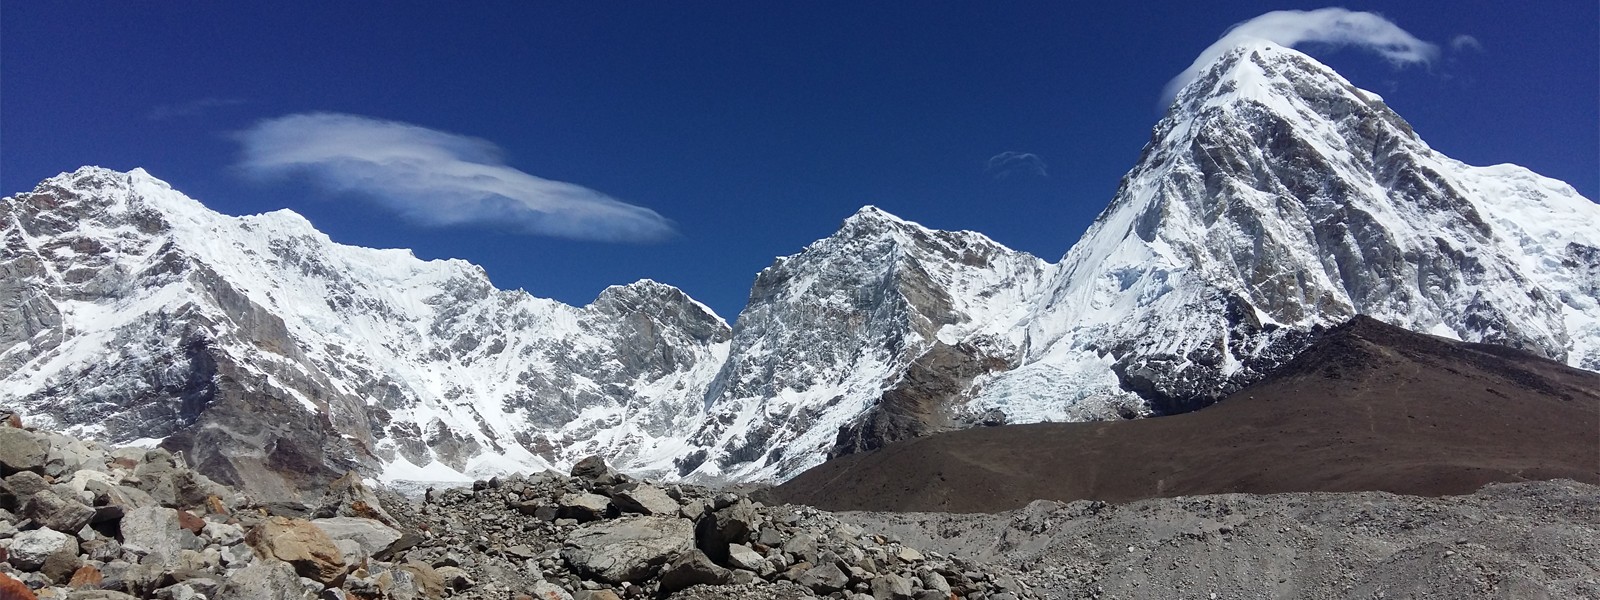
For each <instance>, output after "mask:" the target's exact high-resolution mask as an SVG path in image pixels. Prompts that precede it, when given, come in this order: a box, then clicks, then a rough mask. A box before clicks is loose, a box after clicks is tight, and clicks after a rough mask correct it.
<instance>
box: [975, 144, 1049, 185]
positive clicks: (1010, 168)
mask: <svg viewBox="0 0 1600 600" xmlns="http://www.w3.org/2000/svg"><path fill="white" fill-rule="evenodd" d="M983 172H985V173H988V174H990V175H993V176H994V178H995V179H1006V178H1008V177H1011V176H1012V175H1015V174H1018V173H1023V174H1027V175H1037V176H1039V177H1049V176H1050V171H1049V169H1048V168H1047V167H1046V166H1045V164H1044V159H1042V158H1039V155H1037V154H1032V153H1029V152H1009V151H1008V152H1001V153H999V154H996V155H994V156H991V157H989V162H988V163H987V164H986V165H985V166H984V168H983Z"/></svg>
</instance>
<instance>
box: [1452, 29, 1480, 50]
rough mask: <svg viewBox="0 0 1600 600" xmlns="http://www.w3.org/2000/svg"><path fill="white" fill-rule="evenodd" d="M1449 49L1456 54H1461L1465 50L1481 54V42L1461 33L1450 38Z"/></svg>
mask: <svg viewBox="0 0 1600 600" xmlns="http://www.w3.org/2000/svg"><path fill="white" fill-rule="evenodd" d="M1450 49H1451V50H1455V51H1456V52H1462V51H1466V50H1471V51H1473V52H1483V42H1479V41H1478V38H1475V37H1472V36H1470V35H1467V34H1465V33H1463V34H1461V35H1458V36H1456V37H1453V38H1450Z"/></svg>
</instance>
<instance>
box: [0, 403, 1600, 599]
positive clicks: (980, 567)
mask: <svg viewBox="0 0 1600 600" xmlns="http://www.w3.org/2000/svg"><path fill="white" fill-rule="evenodd" d="M19 425H20V422H19V420H17V419H15V418H12V419H9V420H8V424H6V425H0V473H3V475H4V481H3V486H0V562H3V564H0V598H4V599H6V600H26V599H29V598H52V599H63V600H67V599H70V600H118V599H122V598H130V597H136V598H158V599H161V600H200V599H207V600H291V599H313V598H315V599H318V600H350V599H393V600H436V599H441V598H485V599H491V598H492V599H495V600H530V599H540V600H558V599H569V600H610V599H620V598H673V599H685V600H710V599H729V600H732V599H741V598H750V599H774V600H776V599H787V598H812V597H826V598H836V599H846V600H869V599H871V600H884V599H894V600H911V599H915V600H934V599H939V600H951V599H956V598H960V599H971V600H985V599H987V600H1016V599H1021V598H1081V597H1099V598H1409V597H1415V598H1544V597H1548V598H1600V493H1597V492H1600V488H1596V487H1595V486H1591V485H1587V484H1582V483H1577V482H1572V481H1565V480H1558V481H1551V482H1531V483H1519V484H1495V485H1491V486H1487V487H1485V488H1483V489H1482V490H1480V491H1479V492H1477V493H1476V494H1473V495H1468V496H1454V497H1442V498H1423V497H1411V496H1398V495H1392V494H1385V493H1365V492H1363V493H1340V494H1324V493H1315V494H1277V495H1245V494H1233V495H1218V496H1194V497H1182V498H1166V499H1157V500H1146V501H1139V502H1132V503H1128V504H1121V505H1109V504H1105V503H1102V502H1092V501H1077V502H1072V503H1065V504H1063V503H1055V502H1047V501H1039V502H1034V503H1032V504H1029V505H1028V506H1027V507H1025V508H1022V509H1019V510H1015V511H1011V512H1007V513H1000V514H959V515H958V514H949V513H867V512H851V513H830V512H826V511H820V510H817V509H813V508H809V507H804V506H791V505H778V506H766V505H763V504H762V503H760V502H757V501H755V500H752V499H751V498H750V497H749V496H747V495H744V494H740V493H735V492H731V491H722V490H715V489H708V488H701V487H696V486H688V485H681V484H652V483H649V482H643V481H637V480H634V479H633V478H630V477H628V476H626V475H622V474H619V473H617V472H615V471H613V470H612V469H610V468H609V467H607V466H606V465H605V463H604V462H602V461H601V460H599V459H591V460H585V461H583V462H581V463H579V464H578V465H577V466H575V467H574V468H573V469H572V472H571V473H570V474H560V473H554V472H546V473H541V474H536V475H532V476H515V477H504V478H498V479H493V480H489V481H480V482H477V483H475V484H474V485H473V486H472V487H470V488H457V489H448V490H430V491H429V492H427V493H426V494H425V495H424V497H422V498H419V499H415V500H411V499H407V498H405V497H402V496H400V495H397V494H393V493H390V492H387V491H384V490H376V491H374V490H371V489H368V488H367V487H366V486H365V485H364V484H363V483H362V482H361V481H360V480H359V479H358V478H356V477H355V476H353V475H352V476H347V477H345V478H343V479H340V480H339V481H337V482H335V484H334V485H333V486H331V487H330V488H329V489H328V490H327V494H326V498H325V499H324V501H323V502H321V503H320V504H319V505H316V506H307V505H302V504H297V503H273V502H263V501H259V500H254V499H251V498H248V497H246V496H244V495H242V494H240V493H239V492H237V491H236V490H233V489H231V488H228V487H226V486H223V485H220V484H217V483H215V482H213V481H212V480H210V479H208V478H206V477H205V476H203V475H200V474H199V473H196V472H195V471H193V470H191V469H189V468H187V467H186V466H185V465H184V464H183V460H182V458H181V457H175V456H173V455H172V454H170V453H168V452H166V451H164V450H159V449H145V448H109V447H106V446H103V445H100V444H97V443H95V442H88V441H82V440H77V439H73V438H70V437H67V436H64V435H59V434H55V433H50V432H44V431H35V430H30V429H25V428H22V427H20V426H19Z"/></svg>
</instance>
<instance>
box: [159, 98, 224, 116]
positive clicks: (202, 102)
mask: <svg viewBox="0 0 1600 600" xmlns="http://www.w3.org/2000/svg"><path fill="white" fill-rule="evenodd" d="M245 102H246V101H245V100H243V99H241V98H200V99H198V100H190V101H188V102H179V103H176V104H162V105H160V106H157V107H155V108H152V109H150V112H149V113H146V114H145V118H146V119H150V120H151V121H165V120H167V119H176V118H180V117H193V116H195V115H198V114H200V113H203V112H207V111H210V110H215V109H218V108H227V107H229V106H238V105H240V104H244V103H245Z"/></svg>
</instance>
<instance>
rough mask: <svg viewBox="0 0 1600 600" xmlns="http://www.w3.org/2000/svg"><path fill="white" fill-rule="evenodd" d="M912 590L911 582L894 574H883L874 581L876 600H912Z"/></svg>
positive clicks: (873, 588)
mask: <svg viewBox="0 0 1600 600" xmlns="http://www.w3.org/2000/svg"><path fill="white" fill-rule="evenodd" d="M911 590H912V587H911V580H909V579H906V578H904V577H901V576H899V575H895V574H894V573H882V574H879V575H878V576H877V577H875V578H873V580H872V597H873V599H874V600H911Z"/></svg>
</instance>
